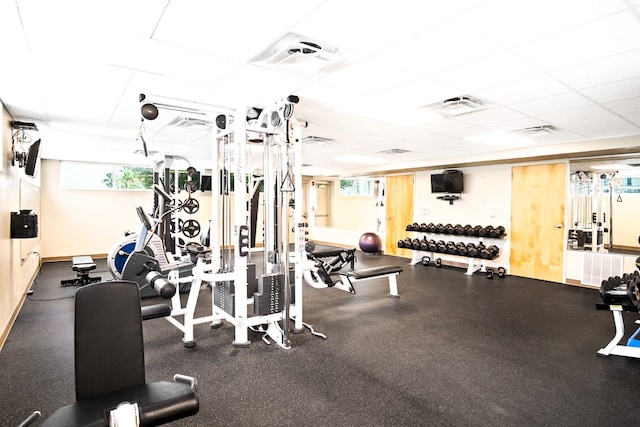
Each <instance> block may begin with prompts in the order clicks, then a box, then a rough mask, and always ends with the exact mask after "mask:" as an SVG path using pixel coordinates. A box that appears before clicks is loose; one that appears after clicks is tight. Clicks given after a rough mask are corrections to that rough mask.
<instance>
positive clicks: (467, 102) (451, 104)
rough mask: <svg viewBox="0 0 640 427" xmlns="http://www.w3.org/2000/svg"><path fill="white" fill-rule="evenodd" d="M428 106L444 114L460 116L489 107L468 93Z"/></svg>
mask: <svg viewBox="0 0 640 427" xmlns="http://www.w3.org/2000/svg"><path fill="white" fill-rule="evenodd" d="M427 108H429V109H431V110H433V111H434V112H436V113H438V114H441V115H444V116H451V117H452V116H460V115H462V114H468V113H473V112H474V111H480V110H484V109H486V108H489V106H488V105H487V104H485V103H484V102H483V101H482V100H480V99H478V98H473V97H471V96H468V95H463V96H456V97H455V98H449V99H445V100H444V101H440V102H437V103H435V104H431V105H427Z"/></svg>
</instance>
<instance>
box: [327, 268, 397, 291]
mask: <svg viewBox="0 0 640 427" xmlns="http://www.w3.org/2000/svg"><path fill="white" fill-rule="evenodd" d="M401 272H402V267H400V266H398V265H383V266H380V267H372V268H365V269H362V270H353V271H347V272H345V273H340V282H339V283H336V284H335V286H336V287H337V288H339V289H342V290H345V291H347V292H349V293H351V294H355V293H356V290H355V288H354V287H353V285H354V284H355V283H357V282H362V281H364V280H371V279H377V278H381V277H386V278H388V279H389V296H390V297H393V298H398V297H399V295H398V282H397V280H396V276H397V275H399V274H400V273H401Z"/></svg>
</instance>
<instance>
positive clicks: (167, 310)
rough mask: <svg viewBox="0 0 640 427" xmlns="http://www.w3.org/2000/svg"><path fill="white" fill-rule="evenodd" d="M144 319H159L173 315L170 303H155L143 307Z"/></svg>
mask: <svg viewBox="0 0 640 427" xmlns="http://www.w3.org/2000/svg"><path fill="white" fill-rule="evenodd" d="M141 311H142V320H150V319H157V318H159V317H167V316H170V315H171V307H169V304H154V305H147V306H145V307H142V310H141Z"/></svg>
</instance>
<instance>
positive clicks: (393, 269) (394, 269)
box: [344, 265, 402, 279]
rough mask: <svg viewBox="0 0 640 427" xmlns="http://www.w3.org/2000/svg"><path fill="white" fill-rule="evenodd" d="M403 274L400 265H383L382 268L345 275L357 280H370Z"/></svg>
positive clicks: (350, 272) (356, 271)
mask: <svg viewBox="0 0 640 427" xmlns="http://www.w3.org/2000/svg"><path fill="white" fill-rule="evenodd" d="M401 272H402V267H400V266H399V265H383V266H381V267H372V268H364V269H362V270H354V271H349V272H346V273H344V274H345V275H346V276H349V277H353V278H355V279H369V278H372V277H378V276H385V275H387V274H397V273H401Z"/></svg>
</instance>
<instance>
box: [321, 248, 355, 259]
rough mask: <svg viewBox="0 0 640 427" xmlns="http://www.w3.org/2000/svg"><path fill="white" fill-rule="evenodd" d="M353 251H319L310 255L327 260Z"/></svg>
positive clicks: (353, 250)
mask: <svg viewBox="0 0 640 427" xmlns="http://www.w3.org/2000/svg"><path fill="white" fill-rule="evenodd" d="M355 251H356V250H355V249H322V250H319V251H314V252H313V253H312V254H311V255H313V256H314V257H316V258H328V257H332V256H338V255H340V254H341V253H344V252H355Z"/></svg>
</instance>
